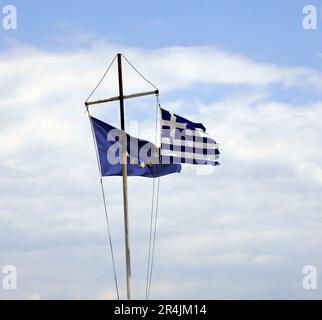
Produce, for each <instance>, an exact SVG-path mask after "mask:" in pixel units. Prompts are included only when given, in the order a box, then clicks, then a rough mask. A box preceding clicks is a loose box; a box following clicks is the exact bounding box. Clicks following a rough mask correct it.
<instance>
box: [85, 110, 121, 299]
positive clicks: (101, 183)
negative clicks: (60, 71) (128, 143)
mask: <svg viewBox="0 0 322 320" xmlns="http://www.w3.org/2000/svg"><path fill="white" fill-rule="evenodd" d="M87 113H88V118H89V121H90V124H91V130H92V135H93V140H94V145H95V153H96V159H97V165H98V170H99V174H100V185H101V192H102V199H103V204H104V211H105V218H106V226H107V231H108V242H109V246H110V250H111V257H112V264H113V273H114V282H115V289H116V295H117V300H120V294H119V287H118V281H117V273H116V266H115V258H114V249H113V242H112V235H111V228H110V222H109V216H108V210H107V201H106V197H105V190H104V184H103V178H102V176H101V172H102V171H101V164H100V161H99V155H98V149H97V144H96V139H95V134H94V128H93V123H92V119H91V115H90V112H89V110H88V108H87Z"/></svg>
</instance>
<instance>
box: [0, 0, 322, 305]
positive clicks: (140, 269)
mask: <svg viewBox="0 0 322 320" xmlns="http://www.w3.org/2000/svg"><path fill="white" fill-rule="evenodd" d="M8 2H9V3H10V4H12V5H15V6H16V9H17V13H18V19H17V23H18V24H17V30H4V29H3V28H2V25H1V28H0V102H1V103H0V111H1V114H2V116H1V117H0V130H1V143H0V271H1V270H2V268H3V267H4V266H6V265H14V266H16V267H17V270H18V288H17V290H15V291H7V290H4V289H2V287H0V298H1V299H114V298H115V290H114V282H113V272H112V264H111V257H110V254H109V249H108V246H107V242H106V241H107V231H106V224H105V216H104V211H103V206H102V200H101V195H100V186H99V180H98V173H97V165H96V159H95V151H94V147H93V142H92V137H91V132H90V127H89V123H88V118H87V116H86V114H85V110H84V101H85V100H86V98H87V96H88V95H89V93H90V91H91V90H92V89H93V87H94V86H95V85H96V83H97V82H98V80H99V78H100V76H101V75H102V73H103V72H104V70H105V69H106V67H107V65H108V63H109V62H110V61H111V60H112V59H113V57H114V56H115V54H116V53H117V52H122V53H123V54H124V55H125V56H126V57H127V58H128V59H129V60H131V61H132V62H133V63H134V64H135V66H136V67H137V68H138V69H139V70H140V71H142V72H143V73H144V75H146V76H147V77H148V78H149V79H150V80H152V82H153V83H155V84H156V85H157V86H158V88H159V89H160V91H161V96H160V98H161V103H162V105H163V106H164V107H165V108H166V109H168V110H170V111H175V112H176V113H178V114H180V115H182V116H184V117H187V118H189V119H191V120H194V121H197V122H203V123H204V125H205V126H206V127H207V129H208V131H209V132H210V133H211V135H212V136H213V137H214V138H216V140H218V142H220V144H221V148H222V157H221V164H222V165H221V166H220V167H218V168H215V170H211V169H210V170H206V171H205V170H201V169H200V168H196V167H193V166H184V168H183V171H182V173H180V174H175V175H172V176H168V177H163V178H162V179H161V193H160V211H159V224H158V237H157V244H156V257H155V269H154V277H153V283H152V292H151V298H154V299H251V298H258V299H271V298H274V299H286V298H291V299H299V298H304V299H307V298H319V297H322V287H321V288H320V287H319V286H318V288H317V290H315V291H307V290H304V289H303V287H302V280H303V276H304V275H303V274H302V270H303V267H304V266H306V265H314V266H315V267H316V268H317V271H318V273H319V272H322V256H321V246H322V200H321V191H322V149H321V142H322V130H321V120H322V93H321V92H322V70H321V68H322V31H321V30H322V2H320V1H313V0H312V1H310V4H314V5H316V8H317V12H318V21H317V22H318V25H317V27H318V28H317V30H304V29H303V26H302V20H303V17H304V15H303V13H302V10H303V7H304V6H305V5H306V4H308V3H307V1H302V0H284V1H283V4H281V3H280V2H281V1H277V0H270V1H266V2H265V3H264V2H263V1H261V2H259V1H252V0H243V1H241V0H235V1H216V3H215V2H214V1H210V0H209V1H190V2H188V3H187V1H179V0H177V1H139V2H138V1H136V2H133V1H122V3H121V4H120V3H117V2H115V1H114V2H112V1H100V0H92V1H90V2H88V1H81V2H79V1H75V0H70V1H68V3H67V4H66V3H65V1H46V2H45V1H40V0H39V1H37V0H29V1H18V0H17V1H14V0H11V1H6V2H4V1H2V0H1V1H0V8H1V10H0V13H1V12H2V8H3V7H4V5H6V4H8ZM3 17H4V15H3V14H2V15H0V21H1V20H2V18H3ZM320 24H321V27H320ZM124 72H125V90H126V93H133V92H136V91H141V90H143V91H144V90H150V88H151V87H150V86H149V85H148V84H146V83H145V82H144V81H142V79H140V78H138V77H137V75H136V74H135V73H134V72H133V70H131V69H130V68H129V67H128V66H125V67H124ZM115 84H116V70H115V68H112V70H111V73H110V75H109V77H108V78H107V80H106V81H105V82H104V83H103V84H102V86H101V87H100V89H99V90H98V91H97V92H96V94H95V97H96V98H107V97H110V96H113V95H116V94H117V90H116V86H115ZM154 110H155V99H154V98H153V97H147V98H142V99H139V100H136V101H131V102H129V103H128V104H127V108H126V123H127V127H128V128H129V130H128V131H129V132H131V133H132V134H134V135H136V136H140V137H142V138H146V139H152V137H153V130H152V129H153V126H154ZM92 112H93V114H94V115H95V116H97V117H99V118H100V119H102V120H104V121H106V122H108V123H110V124H112V125H115V126H118V122H119V111H118V105H117V104H110V105H106V106H100V107H96V108H93V109H92ZM120 180H121V179H119V178H105V180H104V182H105V187H106V194H107V200H108V209H109V214H110V220H111V221H110V222H111V227H112V236H113V240H114V245H115V254H116V266H117V273H118V278H119V282H120V286H121V295H122V297H125V277H124V275H125V269H124V250H123V248H124V243H123V213H122V189H121V181H120ZM151 190H152V181H151V180H150V179H143V178H130V179H129V207H130V233H131V248H132V263H133V266H132V267H133V272H132V273H133V295H134V298H137V299H142V298H144V288H145V278H146V274H145V273H146V265H147V249H148V237H149V218H150V206H151V196H152V192H151ZM3 278H4V275H3V274H2V273H0V280H1V282H2V279H3ZM319 284H320V282H319V277H318V285H319Z"/></svg>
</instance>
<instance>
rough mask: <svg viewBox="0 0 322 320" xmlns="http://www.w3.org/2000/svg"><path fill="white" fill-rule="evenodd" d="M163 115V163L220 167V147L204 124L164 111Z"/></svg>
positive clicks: (162, 110) (162, 111)
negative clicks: (209, 134) (207, 131)
mask: <svg viewBox="0 0 322 320" xmlns="http://www.w3.org/2000/svg"><path fill="white" fill-rule="evenodd" d="M161 113H162V118H161V161H162V163H164V164H165V163H188V164H199V165H213V166H217V165H219V162H218V161H217V160H218V158H219V155H220V152H219V149H218V147H219V146H218V144H217V143H216V141H215V140H213V139H211V138H210V137H209V136H208V134H207V133H206V128H205V127H204V126H203V124H201V123H194V122H191V121H189V120H187V119H185V118H183V117H180V116H178V115H175V114H171V113H170V112H169V111H167V110H164V109H161Z"/></svg>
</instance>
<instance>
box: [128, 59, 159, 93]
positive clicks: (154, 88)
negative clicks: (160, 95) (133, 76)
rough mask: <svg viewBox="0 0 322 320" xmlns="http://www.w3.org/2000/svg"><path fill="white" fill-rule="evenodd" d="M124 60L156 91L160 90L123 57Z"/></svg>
mask: <svg viewBox="0 0 322 320" xmlns="http://www.w3.org/2000/svg"><path fill="white" fill-rule="evenodd" d="M122 57H123V58H124V60H125V61H126V62H127V63H128V64H129V65H130V66H131V67H132V68H133V69H134V71H135V72H136V73H137V74H138V75H139V76H141V77H142V78H143V79H144V80H145V81H146V82H147V83H149V84H150V85H151V86H152V87H153V88H154V89H156V90H159V89H158V88H157V87H156V86H155V85H154V84H153V83H152V82H151V81H150V80H148V79H147V78H146V77H145V76H144V75H143V74H142V73H141V72H140V71H139V70H138V69H136V68H135V67H134V65H133V64H132V63H131V62H130V61H129V60H128V59H127V58H126V57H124V56H123V54H122Z"/></svg>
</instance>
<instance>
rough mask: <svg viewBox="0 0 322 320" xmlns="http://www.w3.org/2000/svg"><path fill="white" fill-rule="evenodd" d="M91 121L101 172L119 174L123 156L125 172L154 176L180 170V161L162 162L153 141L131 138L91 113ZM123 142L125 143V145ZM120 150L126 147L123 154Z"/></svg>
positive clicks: (103, 174) (104, 174)
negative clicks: (177, 162)
mask: <svg viewBox="0 0 322 320" xmlns="http://www.w3.org/2000/svg"><path fill="white" fill-rule="evenodd" d="M91 123H92V128H93V132H94V136H95V140H96V146H97V152H98V157H99V164H100V170H101V175H102V176H104V177H106V176H122V163H123V161H124V160H125V158H126V163H127V174H128V176H141V177H148V178H156V177H161V176H165V175H168V174H171V173H176V172H180V171H181V165H180V164H162V163H161V161H160V159H161V157H160V148H158V147H156V146H155V145H154V144H153V143H151V142H149V141H146V140H142V139H137V138H133V137H131V136H130V135H128V134H126V133H124V132H123V131H122V130H119V129H117V128H114V127H112V126H111V125H109V124H107V123H105V122H103V121H101V120H98V119H96V118H94V117H91ZM122 142H123V143H125V144H126V145H125V146H124V149H123V148H122ZM122 150H126V154H125V155H124V156H122Z"/></svg>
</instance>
